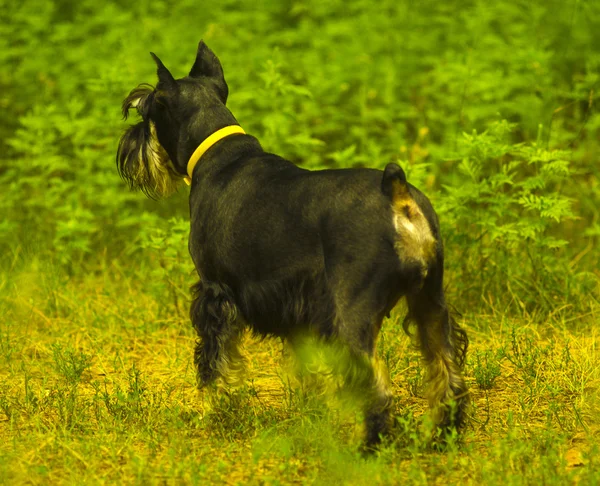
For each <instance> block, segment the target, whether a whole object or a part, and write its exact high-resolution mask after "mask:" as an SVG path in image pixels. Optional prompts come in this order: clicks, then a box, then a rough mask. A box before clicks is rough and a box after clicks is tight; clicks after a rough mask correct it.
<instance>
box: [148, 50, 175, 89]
mask: <svg viewBox="0 0 600 486" xmlns="http://www.w3.org/2000/svg"><path fill="white" fill-rule="evenodd" d="M150 55H151V56H152V59H154V62H155V63H156V68H157V69H156V74H158V82H159V83H162V84H164V85H165V86H167V87H176V86H177V83H176V82H175V78H174V77H173V75H172V74H171V72H170V71H169V70H168V69H167V68H166V67H165V65H164V64H163V63H162V61H161V60H160V59H159V58H158V56H157V55H156V54H154V52H151V53H150Z"/></svg>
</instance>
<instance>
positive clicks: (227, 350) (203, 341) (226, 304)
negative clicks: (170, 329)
mask: <svg viewBox="0 0 600 486" xmlns="http://www.w3.org/2000/svg"><path fill="white" fill-rule="evenodd" d="M194 291H195V296H194V301H193V302H192V307H191V310H190V318H191V320H192V325H193V326H194V329H195V330H196V332H197V334H198V338H199V340H198V342H197V343H196V349H195V352H194V365H195V366H196V371H197V377H198V386H200V387H202V386H205V385H208V384H211V383H213V382H215V381H216V380H217V379H221V380H222V382H223V384H224V385H227V386H229V385H238V384H240V382H241V381H242V379H243V375H244V370H245V366H244V359H243V357H242V355H241V354H240V351H239V348H238V343H239V340H240V337H241V334H242V331H243V327H242V325H241V324H240V320H239V319H238V311H237V307H236V305H235V302H234V300H233V297H232V293H231V290H230V289H229V288H228V287H227V286H226V285H223V284H218V283H209V282H199V283H198V284H197V285H195V286H194Z"/></svg>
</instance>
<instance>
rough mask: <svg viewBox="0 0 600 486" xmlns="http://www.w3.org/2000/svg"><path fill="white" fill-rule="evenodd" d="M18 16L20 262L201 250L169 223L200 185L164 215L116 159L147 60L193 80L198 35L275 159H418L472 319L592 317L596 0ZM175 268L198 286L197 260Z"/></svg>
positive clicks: (35, 6)
mask: <svg viewBox="0 0 600 486" xmlns="http://www.w3.org/2000/svg"><path fill="white" fill-rule="evenodd" d="M2 11H3V13H2V16H3V22H2V23H1V25H2V27H0V28H1V30H2V36H0V52H1V54H0V56H1V60H2V66H3V67H2V71H1V72H0V88H1V89H2V97H1V98H0V103H1V104H2V107H3V109H2V110H0V135H1V136H0V153H1V154H2V155H0V157H1V165H0V189H1V190H2V198H0V211H1V212H2V215H3V217H2V218H1V219H0V245H1V248H2V255H3V256H2V258H3V261H6V262H10V261H12V260H13V259H14V258H16V256H17V255H25V258H24V259H25V260H26V259H28V258H30V257H31V255H33V254H35V255H37V256H38V257H40V258H43V259H49V260H52V261H54V262H55V264H56V265H58V267H59V268H62V269H63V270H64V271H66V272H67V273H68V274H70V275H73V276H77V275H83V274H86V273H89V272H90V271H94V270H95V269H97V268H99V267H102V266H103V265H105V264H106V262H111V261H117V260H123V262H125V263H127V264H132V263H135V264H136V265H138V266H140V268H151V267H152V265H153V264H154V263H155V262H154V260H155V259H156V255H155V254H154V252H155V250H156V248H155V246H156V245H155V244H154V243H152V240H148V235H150V234H152V233H153V231H155V230H156V231H159V232H163V235H164V238H163V243H161V248H162V249H164V246H165V245H173V247H172V249H171V251H172V252H175V253H177V254H179V253H181V252H183V254H185V249H184V248H183V247H182V246H181V245H183V244H184V243H183V239H184V238H180V236H181V231H182V226H181V225H179V223H178V224H177V225H175V226H173V225H172V223H171V222H172V221H173V219H172V218H174V217H175V218H178V219H176V220H175V221H181V219H182V218H186V217H187V210H186V209H185V206H186V201H185V200H186V194H185V191H182V192H181V194H178V195H177V196H176V197H174V198H172V199H171V200H168V201H163V202H161V203H155V202H153V201H148V200H146V199H145V198H144V197H143V196H142V195H140V194H135V193H129V192H127V191H126V190H124V187H125V186H124V184H123V183H122V181H120V180H119V178H118V176H117V173H116V170H115V163H114V155H115V151H116V143H117V140H118V137H119V135H120V133H121V132H122V130H123V129H124V125H123V123H121V122H120V121H119V116H120V113H119V108H120V103H121V100H122V99H123V97H124V96H125V95H126V94H127V93H128V91H129V90H130V89H132V88H133V87H134V86H136V85H137V84H138V83H141V82H150V83H152V82H155V74H154V69H155V68H154V65H153V63H152V61H151V59H150V57H149V55H148V51H150V50H153V51H155V52H156V53H157V54H158V55H159V56H161V58H162V59H163V61H164V62H165V63H166V65H167V66H168V67H169V68H170V69H171V70H172V71H173V72H174V73H175V74H176V75H177V76H183V75H185V74H186V73H187V70H188V69H189V67H190V64H191V62H192V59H193V55H194V52H195V47H196V44H197V42H198V40H199V39H200V38H201V37H202V38H204V39H205V40H206V41H207V43H208V44H209V45H210V46H211V47H212V48H213V49H214V50H215V52H216V53H217V54H218V55H219V57H220V58H221V60H222V62H223V64H224V68H225V73H226V77H227V79H228V82H229V85H230V93H231V96H230V108H231V109H232V111H233V112H234V114H236V116H237V118H238V120H239V121H240V123H241V124H242V125H243V126H244V128H246V130H247V131H248V132H250V133H252V134H254V135H256V136H258V138H259V139H260V140H261V141H262V143H263V145H264V147H265V148H266V149H267V150H269V151H273V152H276V153H279V154H281V155H283V156H285V157H287V158H289V159H291V160H292V161H294V162H296V163H299V164H302V165H303V166H304V167H308V168H313V169H319V168H326V167H357V166H369V167H380V168H381V167H383V166H385V164H386V163H388V162H390V161H400V162H401V163H402V165H403V166H404V167H405V168H406V170H407V173H408V174H409V177H410V180H411V181H412V182H413V183H414V184H415V185H417V186H418V187H420V188H421V189H423V190H424V191H425V192H426V193H427V194H428V195H429V196H430V197H431V199H432V200H433V201H434V203H435V205H436V208H437V209H438V211H439V213H440V216H441V218H442V228H443V233H444V235H445V237H446V239H447V261H448V268H449V272H448V283H449V288H450V289H452V290H451V293H452V300H453V302H455V303H456V305H457V307H459V308H460V309H468V310H469V311H474V312H477V311H478V310H483V309H488V310H489V309H490V307H491V308H494V309H503V311H504V310H506V311H507V312H517V313H520V312H528V313H535V312H538V311H539V312H540V313H541V314H546V315H547V314H549V313H550V312H552V309H555V308H557V307H561V306H562V307H564V308H565V309H566V310H565V312H574V314H573V315H577V314H576V313H581V310H582V308H585V307H586V306H589V305H591V304H592V303H595V302H596V300H597V291H598V275H597V273H595V274H594V273H593V272H590V269H591V268H597V267H598V264H599V261H598V254H597V252H593V251H591V249H592V248H594V246H595V245H597V244H598V239H599V237H600V224H599V222H598V221H599V213H598V206H599V205H598V198H599V195H600V189H599V185H598V177H599V170H598V168H597V164H596V159H597V154H598V140H599V137H598V134H599V131H600V116H598V114H597V113H596V111H595V92H596V91H597V83H598V79H599V77H598V68H599V67H600V54H598V53H599V52H600V31H598V29H597V28H595V26H596V25H597V24H598V21H599V20H600V5H599V4H598V3H597V2H592V1H579V0H578V1H574V2H557V1H552V2H541V1H539V2H525V1H517V2H496V3H494V4H490V3H489V2H484V1H483V0H472V1H467V2H464V1H460V2H459V1H457V0H454V1H450V2H446V3H444V4H440V3H432V2H417V3H415V2H409V1H397V0H382V1H380V2H377V3H373V2H369V1H367V0H355V1H352V2H343V1H341V0H339V1H337V0H336V1H330V2H320V1H316V0H309V1H306V2H293V1H288V0H279V1H270V2H265V4H264V5H262V6H261V8H258V7H256V6H255V5H254V4H251V3H246V2H233V1H229V0H227V1H219V2H216V1H206V2H203V3H202V8H199V6H198V2H194V1H191V0H183V1H178V2H174V1H164V0H163V1H160V0H155V1H152V2H150V1H146V0H142V1H140V2H135V3H133V4H130V3H127V2H123V1H108V2H95V1H91V0H84V1H81V2H70V1H67V0H53V1H52V0H50V1H44V2H41V1H39V0H24V1H23V2H3V9H2ZM503 120H507V121H503ZM171 232H173V234H174V235H176V237H173V238H171V237H170V236H169V233H171ZM144 262H146V263H148V265H147V266H145V265H144ZM173 264H175V263H173ZM176 265H180V266H181V267H180V268H179V270H177V271H178V272H179V273H180V274H186V275H187V272H188V271H189V262H185V258H180V259H179V260H177V263H176ZM172 270H173V269H172V268H170V269H169V270H168V271H169V272H170V271H172ZM148 271H150V270H148ZM180 284H181V285H180ZM169 285H171V284H169ZM177 287H178V289H181V288H184V287H185V285H183V281H181V282H180V283H178V284H177ZM177 292H179V290H178V291H177ZM590 295H591V296H592V297H593V298H592V299H590ZM594 299H596V300H594Z"/></svg>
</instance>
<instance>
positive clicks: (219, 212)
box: [117, 42, 468, 446]
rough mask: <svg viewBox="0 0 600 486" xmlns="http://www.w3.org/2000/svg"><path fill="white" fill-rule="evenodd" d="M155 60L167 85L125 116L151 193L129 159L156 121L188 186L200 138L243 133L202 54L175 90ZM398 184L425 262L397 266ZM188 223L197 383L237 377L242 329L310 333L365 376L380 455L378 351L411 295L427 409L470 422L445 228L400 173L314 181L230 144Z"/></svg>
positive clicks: (384, 402)
mask: <svg viewBox="0 0 600 486" xmlns="http://www.w3.org/2000/svg"><path fill="white" fill-rule="evenodd" d="M153 57H154V59H155V62H156V64H157V68H158V77H159V83H158V85H157V88H156V89H155V90H152V88H151V87H150V86H148V85H141V86H140V87H138V88H136V89H135V90H134V91H132V93H131V94H130V95H129V96H128V97H127V98H126V99H125V102H124V103H123V111H124V115H125V117H126V116H127V112H128V110H129V108H131V106H132V103H133V102H134V100H137V101H136V102H137V110H138V112H139V114H140V115H141V117H142V122H140V123H139V124H138V125H135V126H134V127H132V128H130V130H129V131H128V132H126V133H125V135H124V136H123V138H122V139H121V142H120V144H119V150H118V156H117V162H118V168H119V171H120V173H121V175H122V176H123V177H124V178H125V179H126V180H127V181H128V182H129V184H130V186H131V187H134V188H141V189H142V190H145V191H146V192H147V193H148V192H150V193H151V194H152V195H155V194H154V192H153V188H152V187H150V188H148V187H147V183H148V181H147V180H145V179H144V177H143V174H144V171H143V170H142V171H141V174H142V176H139V174H140V170H139V166H136V164H140V163H144V162H143V161H141V162H140V161H139V159H138V158H136V157H135V156H133V155H132V154H137V153H139V151H140V150H142V153H143V151H144V150H145V146H146V145H148V144H149V140H148V137H149V136H150V135H151V134H150V132H149V129H148V126H149V123H150V122H152V123H153V124H154V126H155V127H156V136H157V138H158V141H159V142H160V145H161V146H162V147H163V148H164V149H165V150H166V153H167V154H168V159H169V161H170V162H169V163H170V164H172V165H171V167H172V176H173V177H174V178H176V177H182V176H183V175H185V174H186V166H187V161H188V159H189V157H190V155H191V154H192V153H193V151H194V150H195V149H196V147H197V146H198V145H199V144H200V143H201V142H202V141H203V140H205V139H206V138H207V137H208V136H209V135H210V134H212V133H214V132H215V131H217V130H219V129H220V128H223V127H225V126H227V125H233V124H237V121H236V120H235V118H234V116H233V115H232V114H231V112H229V110H228V109H227V108H226V106H225V102H226V100H227V96H228V88H227V83H226V82H225V78H224V76H223V70H222V68H221V64H220V62H219V60H218V59H217V57H216V56H215V55H214V54H213V53H212V51H210V49H208V47H206V45H205V44H204V43H203V42H201V43H200V45H199V47H198V53H197V57H196V61H195V62H194V64H193V67H192V69H191V71H190V75H189V76H187V77H185V78H182V79H178V80H175V79H174V78H173V76H172V75H171V74H170V72H169V71H168V70H167V69H166V68H165V66H164V65H163V64H162V62H161V61H160V60H159V59H158V57H156V56H155V55H154V54H153ZM136 177H137V179H136ZM132 179H134V180H132ZM398 184H400V187H401V188H402V194H403V195H404V196H403V197H405V198H406V201H408V202H409V203H410V204H415V208H418V211H417V212H418V213H419V214H421V216H420V217H421V218H423V217H424V218H425V220H424V221H426V223H424V224H425V225H426V226H427V228H428V230H427V231H430V234H431V235H432V240H431V241H433V239H435V242H434V244H435V249H434V250H433V251H432V252H431V257H427V258H428V260H427V261H426V262H425V263H424V264H423V263H422V262H421V263H420V264H419V261H421V260H422V258H421V257H420V256H419V255H420V253H419V248H416V249H415V248H413V250H411V251H415V252H417V253H419V255H417V256H415V257H413V256H411V255H409V256H408V257H402V256H400V255H404V254H405V250H406V251H408V250H407V249H408V248H411V246H410V245H409V243H410V242H409V241H407V240H406V238H409V237H410V232H408V233H402V232H401V231H400V230H399V229H398V227H397V224H398V223H397V221H398V220H397V218H398V217H400V218H409V219H410V218H411V217H414V214H415V212H414V210H413V211H412V212H411V211H407V212H406V214H405V215H400V216H397V214H396V213H395V209H394V207H393V204H394V197H397V196H395V194H396V193H395V192H394V190H393V189H394V188H397V187H398V186H397V185H398ZM157 187H158V186H157ZM403 201H405V199H403ZM190 223H191V229H190V239H189V250H190V254H191V256H192V259H193V261H194V264H195V266H196V269H197V271H198V275H199V277H200V283H199V284H198V285H196V286H195V288H194V301H193V303H192V308H191V312H190V317H191V320H192V324H193V326H194V328H195V329H196V332H197V333H198V336H199V342H198V344H197V347H196V352H195V359H194V362H195V365H196V367H197V370H198V377H199V382H200V383H201V384H207V383H212V382H213V381H215V380H216V379H217V378H219V377H220V376H221V375H224V374H226V372H227V370H229V369H231V367H232V366H234V365H235V361H236V360H237V359H238V358H239V353H237V347H236V343H237V339H238V337H239V335H240V332H241V330H242V329H243V328H244V327H245V326H249V327H250V328H251V329H252V330H253V331H255V332H257V333H259V334H262V335H273V336H279V337H282V338H288V339H290V340H291V342H292V343H293V342H294V339H295V337H296V336H297V335H299V334H302V333H313V334H316V335H318V336H321V337H323V338H324V339H327V340H334V341H335V342H336V343H339V344H341V345H343V346H346V347H347V349H348V350H349V353H350V355H351V356H355V359H354V361H355V363H356V364H357V366H359V367H363V368H364V367H366V368H367V369H368V373H367V374H366V375H365V376H367V377H368V379H366V380H363V381H362V382H361V383H360V384H359V387H361V388H362V389H364V390H365V396H369V397H372V398H371V399H370V402H369V405H368V406H367V407H366V409H365V417H366V426H367V438H366V443H367V445H368V446H373V445H375V444H376V443H378V441H379V439H380V436H381V435H382V434H385V433H387V432H388V429H389V423H390V409H391V399H390V396H391V395H390V391H389V390H388V389H387V388H386V385H385V384H384V382H385V380H383V379H382V378H381V377H380V376H379V375H378V373H379V371H377V370H376V367H373V365H372V363H373V359H374V358H375V356H374V353H375V342H376V338H377V334H378V332H379V329H380V327H381V324H382V320H383V318H384V316H385V315H388V314H389V312H390V311H391V309H392V308H393V307H394V306H395V305H396V303H397V301H398V300H399V299H400V298H401V297H402V296H407V297H408V302H409V316H408V319H409V320H412V321H414V322H415V323H416V324H417V327H418V329H419V337H420V340H421V348H422V350H423V354H424V358H425V360H426V362H427V363H429V364H430V365H431V373H432V374H433V375H435V376H433V378H432V380H434V381H435V380H436V379H437V382H438V385H439V386H438V388H440V391H438V392H437V395H436V394H434V395H435V396H433V398H432V399H431V400H432V403H434V404H435V403H437V401H440V406H441V407H442V408H441V410H442V412H441V414H442V416H441V418H440V423H441V424H442V425H444V426H446V425H448V424H456V425H461V423H462V422H461V420H462V419H461V420H454V419H452V418H451V417H450V413H449V411H448V410H449V407H450V406H451V403H450V401H452V400H453V399H455V400H456V401H457V402H458V404H459V406H460V413H461V414H462V413H463V410H464V406H465V405H466V399H465V400H463V397H465V396H466V387H465V386H464V381H463V380H462V378H461V377H460V374H459V373H458V372H456V373H455V371H456V370H458V369H459V368H460V366H462V364H463V361H464V356H465V353H466V348H467V342H468V341H467V338H466V334H465V332H464V331H463V330H462V329H460V328H459V327H458V325H457V324H456V323H455V322H454V321H453V320H452V319H451V318H450V316H449V313H448V310H447V307H446V304H445V300H444V294H443V287H442V281H443V250H442V243H441V237H440V232H439V223H438V220H437V217H436V215H435V212H434V210H433V208H432V207H431V204H430V203H429V201H428V200H427V198H426V197H425V196H424V195H423V194H422V193H421V192H420V191H419V190H418V189H416V188H415V187H413V186H411V185H410V184H408V183H407V182H406V176H405V174H404V172H403V171H402V169H401V168H400V167H399V166H397V165H396V164H390V165H388V167H387V168H386V170H385V172H382V171H380V170H374V169H345V170H323V171H308V170H304V169H302V168H299V167H297V166H295V165H294V164H292V163H291V162H289V161H287V160H285V159H283V158H281V157H279V156H277V155H274V154H270V153H267V152H265V151H264V150H263V148H262V147H261V145H260V143H259V142H258V140H257V139H256V138H254V137H252V136H250V135H231V136H229V137H227V138H225V139H224V140H222V141H220V142H218V143H216V144H215V145H214V146H213V147H212V148H211V149H209V150H208V152H206V154H205V155H204V156H203V157H202V158H201V160H200V161H199V162H198V164H197V165H196V167H195V169H194V171H193V174H192V185H191V191H190ZM413 247H414V245H413ZM424 254H426V253H424ZM417 257H419V258H421V260H418V258H417ZM415 262H416V263H415ZM424 269H425V270H426V271H424ZM407 322H408V321H407ZM444 357H446V358H444ZM436 363H442V365H443V366H446V367H449V368H448V369H449V370H450V371H448V373H451V374H452V373H455V374H456V376H455V377H454V375H452V376H453V377H454V378H455V380H454V381H453V382H452V383H447V384H446V382H443V381H440V380H442V379H443V377H444V376H448V373H446V372H445V371H444V372H443V373H442V372H440V373H438V374H439V376H437V375H436V373H437V372H436V371H435V370H436V369H437V368H436V367H435V366H436ZM444 373H445V374H444ZM440 383H441V385H440ZM461 400H463V401H461ZM442 402H443V403H442ZM455 415H456V414H455ZM449 417H450V418H449ZM461 417H462V415H461Z"/></svg>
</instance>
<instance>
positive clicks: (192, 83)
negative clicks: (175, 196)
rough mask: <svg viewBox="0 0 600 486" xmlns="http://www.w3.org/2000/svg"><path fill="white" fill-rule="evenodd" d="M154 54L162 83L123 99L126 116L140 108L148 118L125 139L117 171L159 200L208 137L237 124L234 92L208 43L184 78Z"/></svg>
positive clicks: (143, 86) (179, 178)
mask: <svg viewBox="0 0 600 486" xmlns="http://www.w3.org/2000/svg"><path fill="white" fill-rule="evenodd" d="M150 54H151V55H152V57H153V58H154V61H155V62H156V65H157V67H158V70H157V74H158V84H157V85H156V87H155V88H154V87H152V86H151V85H149V84H140V85H139V86H138V87H136V88H135V89H133V90H132V91H131V93H129V96H127V98H125V100H124V101H123V106H122V109H123V118H124V119H127V117H128V115H129V110H130V109H131V108H135V109H136V110H137V112H138V114H139V115H140V116H141V118H142V120H141V121H140V122H139V123H138V124H136V125H132V126H130V127H129V128H128V129H127V131H126V132H125V133H124V134H123V136H122V137H121V139H120V141H119V148H118V150H117V169H118V171H119V174H120V175H121V177H122V178H123V179H124V180H125V181H126V182H127V183H128V184H129V187H130V188H132V189H141V190H142V191H143V192H144V193H145V194H146V195H147V196H149V197H151V198H159V197H163V196H168V195H169V194H171V193H173V192H174V191H175V190H176V188H177V186H178V185H179V183H180V182H181V181H182V180H183V178H184V177H185V176H186V174H187V162H188V159H189V157H190V155H191V154H192V153H193V151H194V150H195V149H196V147H197V146H198V145H199V144H200V143H201V142H202V141H203V140H204V139H205V138H207V137H208V136H209V135H210V134H211V133H213V132H215V131H217V130H218V129H220V128H223V127H224V126H227V125H231V124H236V123H237V122H236V121H235V118H234V117H233V115H232V114H231V112H230V111H229V110H228V109H227V108H226V107H225V103H226V101H227V95H228V91H229V90H228V87H227V83H226V82H225V77H224V76H223V68H222V67H221V63H220V62H219V59H218V58H217V56H215V54H214V53H213V52H212V51H211V50H210V49H209V48H208V47H207V46H206V44H205V43H204V41H200V44H199V45H198V53H197V54H196V61H195V62H194V65H193V66H192V69H191V71H190V73H189V75H188V76H186V77H185V78H181V79H175V78H174V77H173V76H172V74H171V73H170V72H169V70H168V69H167V68H166V67H165V66H164V64H163V63H162V62H161V60H160V59H159V58H158V57H157V56H156V55H155V54H154V53H150Z"/></svg>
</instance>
